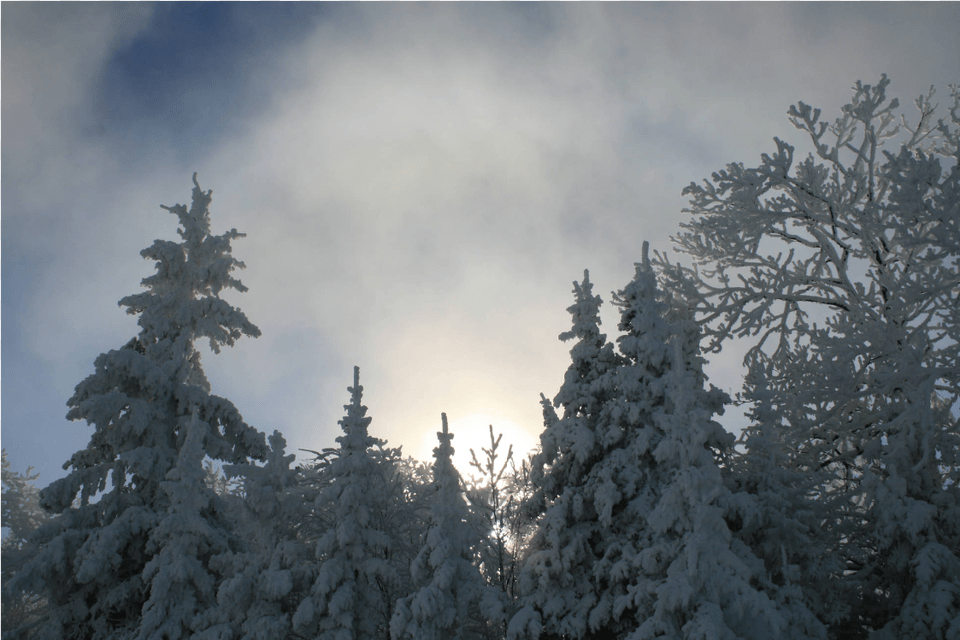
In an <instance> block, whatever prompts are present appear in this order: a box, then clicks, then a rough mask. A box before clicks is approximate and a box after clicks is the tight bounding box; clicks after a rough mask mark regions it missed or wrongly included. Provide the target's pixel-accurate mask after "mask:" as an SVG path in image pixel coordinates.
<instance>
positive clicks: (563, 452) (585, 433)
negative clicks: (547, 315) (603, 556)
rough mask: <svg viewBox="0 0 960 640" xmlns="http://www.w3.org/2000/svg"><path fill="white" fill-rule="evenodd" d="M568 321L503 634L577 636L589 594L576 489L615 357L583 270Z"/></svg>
mask: <svg viewBox="0 0 960 640" xmlns="http://www.w3.org/2000/svg"><path fill="white" fill-rule="evenodd" d="M573 293H574V303H573V305H571V306H570V307H569V308H568V309H567V311H568V312H569V313H570V315H571V316H572V319H573V326H572V327H571V329H570V331H567V332H564V333H562V334H560V340H563V341H567V340H571V339H574V338H575V339H576V343H575V344H574V345H573V348H572V349H571V350H570V355H571V358H572V362H571V364H570V366H569V367H568V368H567V371H566V374H565V375H564V382H563V385H562V386H561V387H560V391H559V393H558V394H557V396H556V399H555V401H554V402H555V404H556V405H557V406H558V407H559V406H562V407H563V416H562V417H559V418H558V416H557V414H556V412H555V411H553V408H552V407H551V406H550V403H549V402H548V401H547V400H546V399H545V398H543V397H542V396H541V398H542V400H543V403H542V404H543V406H544V431H543V433H542V434H541V435H540V452H539V453H538V454H537V455H535V456H534V458H533V460H532V468H531V472H530V474H531V479H532V483H533V485H534V486H535V487H537V489H536V490H535V491H534V493H533V495H531V496H530V498H529V502H528V504H527V509H528V511H530V512H531V513H532V514H533V513H536V514H540V518H539V521H538V525H537V528H536V530H535V532H534V534H533V536H532V539H531V541H530V545H529V548H528V549H527V555H526V557H525V558H524V561H523V564H522V566H521V569H520V585H519V587H520V588H519V591H520V594H521V598H520V604H521V605H522V607H521V609H520V610H519V611H518V612H517V613H515V614H514V615H513V616H512V618H511V620H510V623H509V625H508V629H507V637H508V638H537V637H539V636H540V634H541V632H543V631H544V630H546V636H547V637H550V638H554V637H566V636H569V637H571V638H578V639H579V638H583V637H584V634H585V633H586V631H587V624H586V615H587V613H588V611H589V609H590V607H591V601H592V600H593V599H594V598H593V593H594V585H593V584H592V581H591V578H590V575H591V574H592V569H593V564H594V563H595V562H596V561H597V559H598V557H597V555H596V553H595V550H594V549H593V548H592V547H591V540H593V539H595V538H596V537H597V522H596V515H595V513H594V512H593V511H592V504H591V500H590V499H589V498H588V497H586V496H584V495H583V494H582V491H583V485H584V484H585V482H586V481H587V478H588V476H589V474H590V471H591V470H592V467H593V465H595V464H596V463H597V461H598V460H600V459H602V457H603V447H602V446H601V445H600V443H599V442H598V441H597V438H596V431H597V425H598V422H599V420H600V413H601V410H602V408H603V404H604V403H605V402H606V401H608V400H609V399H611V398H612V397H613V394H614V392H615V385H614V377H615V373H616V369H617V368H618V366H619V365H620V364H621V359H620V358H619V357H618V356H617V354H616V353H615V352H614V349H613V345H612V344H610V343H609V342H608V341H607V337H606V335H605V334H603V333H601V332H600V305H601V304H602V301H601V299H600V297H599V296H595V295H593V284H592V283H591V282H590V274H589V272H588V271H586V270H585V271H584V272H583V282H582V283H577V282H574V283H573Z"/></svg>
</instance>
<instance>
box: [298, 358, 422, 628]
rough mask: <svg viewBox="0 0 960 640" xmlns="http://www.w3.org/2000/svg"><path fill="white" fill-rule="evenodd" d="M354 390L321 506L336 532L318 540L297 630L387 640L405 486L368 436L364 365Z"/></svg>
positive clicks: (330, 531) (355, 372)
mask: <svg viewBox="0 0 960 640" xmlns="http://www.w3.org/2000/svg"><path fill="white" fill-rule="evenodd" d="M348 391H350V393H351V402H350V404H348V405H344V409H346V411H347V413H346V415H345V416H344V418H343V419H342V420H341V421H340V426H341V427H342V428H343V435H342V436H340V437H338V438H337V442H338V443H339V444H340V448H339V450H338V451H337V452H336V455H335V456H334V457H333V458H332V459H331V460H330V461H329V465H328V467H327V468H326V469H325V470H324V475H325V476H326V478H327V480H328V482H327V483H325V484H324V485H323V486H322V488H321V490H320V492H319V495H318V496H317V498H316V504H315V508H316V509H317V510H318V511H320V512H322V513H323V517H324V518H325V519H327V520H328V522H329V529H327V530H326V531H325V532H323V533H322V534H321V536H320V539H319V540H318V541H317V544H316V561H317V562H318V564H319V569H318V572H317V577H316V579H315V581H314V582H313V585H312V586H311V587H310V589H309V592H308V593H306V594H305V596H304V598H303V600H302V601H301V603H300V605H299V607H298V608H297V612H296V614H295V615H294V616H293V621H292V622H293V629H294V631H295V632H296V633H297V634H299V635H300V636H303V637H309V638H318V639H321V640H377V639H384V640H385V639H386V638H389V637H390V635H389V634H390V629H389V624H390V617H391V615H392V612H393V607H394V605H395V603H396V600H397V598H398V597H399V596H398V594H397V587H398V585H399V584H400V581H401V577H400V574H399V572H398V571H397V568H396V566H395V565H394V564H393V563H392V558H391V556H392V552H393V546H394V540H393V533H394V532H393V531H392V530H391V528H390V523H389V520H388V518H389V516H390V515H392V514H393V513H394V512H395V510H396V507H397V505H396V504H395V502H396V500H397V499H398V496H400V497H402V487H401V486H400V480H399V478H398V477H397V474H396V473H395V471H394V469H393V468H392V466H393V465H392V464H390V462H391V460H392V458H390V457H384V456H382V455H377V454H376V452H375V450H374V447H377V448H382V446H383V442H382V441H380V440H378V439H377V438H374V437H372V436H370V435H369V433H368V431H367V428H368V426H369V425H370V420H371V419H370V418H369V417H367V416H366V413H367V408H366V407H365V406H363V404H361V400H362V398H363V387H361V386H360V368H359V367H354V369H353V386H352V387H349V388H348ZM404 595H405V594H404Z"/></svg>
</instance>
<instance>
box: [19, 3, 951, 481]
mask: <svg viewBox="0 0 960 640" xmlns="http://www.w3.org/2000/svg"><path fill="white" fill-rule="evenodd" d="M56 6H57V5H45V6H44V7H50V8H36V7H35V8H33V9H29V10H28V9H27V8H24V9H21V8H19V7H18V6H17V5H11V4H5V5H4V7H3V17H4V21H3V29H4V34H3V36H4V37H3V53H4V56H3V65H4V67H3V77H4V87H3V88H4V92H3V96H4V98H3V100H4V103H3V115H4V118H3V122H4V125H3V127H4V130H3V133H4V143H3V154H4V156H3V157H4V163H3V186H4V218H3V231H4V234H3V243H4V266H5V267H6V268H5V269H4V274H5V275H4V293H5V294H6V293H8V291H10V290H11V289H10V288H9V287H13V289H14V290H17V289H19V290H20V291H21V292H22V293H21V294H20V295H21V298H22V300H23V306H22V309H21V310H18V311H13V310H10V309H8V306H7V304H6V300H7V299H8V298H5V305H4V320H5V321H9V319H10V318H14V319H15V323H16V324H15V326H17V325H20V329H17V332H18V333H17V334H16V339H17V340H20V339H22V341H23V343H24V345H26V346H25V349H26V350H27V351H28V353H25V354H24V355H23V358H25V360H24V362H29V363H30V366H35V367H40V368H41V369H42V370H43V371H45V372H46V371H49V370H50V369H58V370H59V371H60V373H58V374H56V375H57V376H59V378H61V379H62V380H63V382H62V383H59V382H58V385H60V384H63V385H67V384H69V380H73V383H76V382H78V381H79V379H80V377H81V376H82V374H83V372H85V371H88V370H89V367H90V363H92V360H93V358H94V357H95V356H96V354H97V353H99V352H100V351H102V350H104V349H106V348H111V347H113V346H116V345H117V344H120V343H122V342H123V341H125V339H126V336H127V335H128V334H129V332H130V330H131V329H130V328H129V327H130V325H129V319H126V318H123V316H122V312H120V311H119V310H118V309H117V308H116V302H115V301H116V300H117V299H119V298H120V297H122V296H123V295H126V294H128V293H132V292H134V291H136V288H137V287H136V284H137V282H138V280H139V278H141V277H142V276H143V275H146V273H148V272H149V270H150V267H151V265H149V264H147V263H143V262H142V261H141V260H140V259H139V257H138V256H137V252H138V251H139V250H140V249H141V248H143V247H146V246H148V245H149V244H150V243H151V242H152V240H153V238H155V237H167V238H172V237H174V220H173V218H172V217H171V216H169V215H168V214H166V213H165V212H162V211H161V210H159V208H158V207H157V205H159V204H160V203H164V204H173V203H175V202H185V201H187V199H188V197H189V190H190V186H191V185H190V182H189V177H190V174H191V173H192V172H193V171H195V170H196V171H199V173H200V182H201V185H202V186H203V187H204V188H211V189H213V190H214V200H213V205H212V213H213V216H212V217H213V226H214V229H215V230H216V231H222V230H224V229H229V228H231V227H236V228H238V229H239V230H240V231H244V232H246V233H248V234H249V235H248V237H247V238H245V239H242V240H238V241H237V242H236V243H235V245H234V247H235V248H234V253H235V255H236V256H237V257H238V258H240V259H241V260H243V261H245V262H246V263H247V265H248V269H247V270H246V271H245V272H243V273H242V274H241V278H242V279H243V281H244V283H245V284H246V285H247V286H248V287H249V288H250V291H249V292H248V293H245V294H242V295H239V294H238V295H234V294H231V295H230V296H229V299H230V300H231V302H233V303H235V304H237V305H238V306H240V307H241V308H242V309H243V310H244V311H245V312H246V313H247V315H248V316H249V317H250V319H251V320H252V321H253V322H254V323H256V324H258V325H259V326H260V328H261V330H262V331H263V334H264V335H263V337H262V338H260V339H258V340H255V341H253V340H245V341H241V342H240V343H239V344H238V345H237V347H235V348H234V349H232V350H227V352H225V353H223V354H221V355H219V356H212V355H211V356H207V357H205V360H204V364H205V366H206V368H207V371H208V375H209V376H210V378H211V380H212V382H213V385H214V388H215V392H217V393H219V394H221V395H224V396H226V397H228V398H231V399H232V400H234V402H235V403H236V404H237V405H238V407H239V408H240V410H241V412H243V414H244V415H245V417H246V418H247V419H248V420H250V421H251V422H253V423H254V424H256V426H258V427H259V428H261V429H263V430H265V431H268V432H269V431H272V430H273V429H275V428H277V429H280V430H281V431H283V432H284V433H285V435H286V436H287V438H288V441H290V443H291V447H308V448H314V449H316V448H320V447H323V446H329V445H331V444H332V443H333V438H334V437H335V436H336V435H337V432H338V427H337V420H338V419H339V417H341V415H342V413H343V409H342V405H343V404H344V403H345V402H346V401H347V400H348V395H347V392H346V387H347V386H348V385H349V384H350V383H351V381H352V377H351V375H352V366H353V365H354V364H359V365H360V366H361V369H362V372H361V380H362V383H363V385H364V386H365V388H366V395H365V402H366V404H367V405H368V406H369V407H370V409H371V411H370V415H372V416H373V418H374V423H373V430H374V431H375V433H376V435H378V436H380V437H385V438H387V439H388V440H389V441H390V442H391V444H400V443H407V444H408V446H407V447H406V449H407V450H408V452H412V451H413V450H414V449H416V448H417V446H418V445H419V443H420V441H421V438H420V433H419V432H420V431H421V430H426V431H428V432H429V433H431V434H432V433H433V432H435V431H436V429H437V424H438V420H439V416H438V415H437V414H439V412H440V411H447V412H448V413H450V415H451V416H453V415H455V414H457V415H467V414H469V413H470V412H471V411H479V410H480V409H481V408H483V407H489V405H490V404H491V403H496V404H497V405H498V406H500V407H501V414H500V415H502V416H503V418H504V420H505V421H510V422H513V423H515V424H517V425H520V426H521V427H523V428H526V429H528V430H529V431H531V432H532V433H533V434H534V437H535V436H536V433H537V432H538V431H539V429H540V426H541V425H540V407H539V405H538V403H537V401H538V398H539V393H540V392H544V393H545V394H546V395H547V396H548V397H552V396H553V395H554V394H555V393H556V390H557V388H558V386H559V384H560V383H561V381H562V377H563V371H564V369H565V368H566V366H567V362H568V356H567V351H568V349H569V345H564V344H562V343H560V342H559V341H558V340H557V339H556V336H557V335H558V334H559V333H560V332H561V331H564V330H565V329H566V328H567V325H568V316H567V314H566V312H565V309H566V307H567V306H569V304H570V299H571V294H570V289H571V284H570V283H571V281H572V280H573V279H579V278H580V277H581V276H582V273H583V269H584V268H589V269H590V271H591V279H592V280H593V281H594V282H595V283H596V291H597V292H599V293H600V294H601V296H602V297H603V298H604V299H605V300H607V301H608V303H607V304H605V305H604V306H603V309H602V313H603V318H604V320H605V324H604V326H603V328H604V329H605V330H606V331H607V332H608V333H609V334H610V337H611V338H613V337H615V334H616V320H617V317H616V309H615V308H614V307H613V306H612V305H611V304H609V298H610V296H609V294H608V292H609V291H610V290H612V289H619V288H621V287H623V286H624V285H626V284H627V282H628V281H629V279H630V278H631V277H632V275H633V264H632V263H633V261H634V260H636V259H638V258H639V247H640V245H641V243H642V241H643V240H650V241H651V243H652V244H653V245H654V247H656V248H661V249H665V248H668V247H669V241H668V236H669V235H670V234H671V233H674V232H675V231H676V229H677V223H678V221H679V220H680V219H681V218H682V214H681V213H680V209H681V208H682V207H683V206H684V201H683V198H682V197H681V196H680V191H681V190H682V188H683V187H684V186H685V185H686V184H688V183H689V182H690V181H693V180H699V179H701V178H703V177H705V176H708V175H709V173H710V172H711V171H714V170H716V169H718V168H720V167H722V166H723V164H725V163H726V162H730V161H744V162H746V163H751V162H755V161H756V159H757V158H758V155H759V153H760V152H762V151H768V150H769V149H770V147H771V144H772V143H771V138H772V137H773V136H774V135H780V136H782V137H786V138H787V139H791V140H792V139H795V138H796V136H793V134H792V132H791V128H790V125H789V123H788V122H787V120H786V117H785V111H786V109H787V107H788V106H789V105H790V104H792V103H793V102H796V101H797V100H800V99H802V100H804V101H807V102H809V103H812V104H815V105H818V106H823V107H824V108H825V114H828V115H829V114H835V113H836V112H837V110H838V108H839V105H840V104H842V101H843V100H845V99H846V98H847V97H849V90H848V88H849V86H850V84H852V82H853V81H854V80H855V79H857V78H863V79H864V80H865V81H875V79H876V78H878V77H879V73H880V72H882V71H887V72H888V73H889V74H890V75H891V78H893V81H894V87H895V88H897V87H903V88H904V89H902V91H903V92H904V93H903V94H901V95H905V96H906V97H910V96H911V95H912V93H914V92H916V93H919V91H922V90H924V89H925V88H926V86H927V85H929V84H930V83H937V84H938V85H939V86H943V85H944V84H945V82H947V81H956V78H957V77H958V76H960V71H958V69H957V61H956V55H955V46H952V45H953V44H955V35H954V34H952V33H951V32H950V28H949V27H950V25H951V24H952V23H955V22H956V21H955V20H954V21H951V20H949V19H946V18H949V17H952V16H954V15H955V14H957V9H955V8H953V7H947V8H942V6H940V8H937V7H930V6H912V7H910V8H909V10H907V8H901V7H889V6H884V7H877V6H871V7H870V8H869V10H865V9H854V8H851V7H836V6H822V5H818V6H817V7H816V8H814V7H806V6H789V5H788V6H782V5H775V6H774V5H769V6H768V5H764V6H759V7H758V6H757V5H750V6H746V7H743V6H729V5H725V6H723V7H716V6H704V5H669V4H651V5H619V4H616V5H591V4H565V5H549V4H533V5H514V4H502V5H501V4H484V5H443V4H439V5H438V4H429V5H372V6H368V5H352V4H351V5H343V6H340V5H336V6H329V5H315V6H316V12H317V13H316V15H315V16H310V17H307V16H302V20H301V22H302V25H305V26H302V27H301V28H300V29H298V30H296V32H295V33H293V32H291V33H293V35H289V36H286V35H285V33H286V31H285V29H286V27H285V26H284V25H287V24H288V22H284V21H283V20H280V19H277V20H275V21H274V23H273V26H270V24H269V21H267V24H265V26H264V32H263V33H261V34H260V35H258V36H257V38H256V39H250V40H249V41H246V40H243V43H244V45H246V47H245V48H244V47H238V46H237V45H236V44H235V43H234V44H229V43H226V42H221V40H220V39H223V38H226V36H225V35H224V34H225V33H231V34H234V35H235V34H236V33H241V32H243V29H242V28H240V27H238V28H237V29H239V31H238V30H237V29H233V30H231V29H221V30H219V31H218V30H217V29H214V28H213V27H211V31H210V32H209V34H208V35H209V40H210V41H209V42H208V43H207V44H208V46H209V48H210V50H211V52H210V53H209V54H207V53H205V52H204V51H205V50H204V49H200V48H198V49H197V50H196V51H195V54H194V55H196V56H204V55H209V56H211V57H212V58H215V62H216V64H214V63H213V62H209V61H208V62H207V63H204V61H202V60H198V62H197V68H199V69H207V70H209V71H206V72H204V74H200V77H195V76H189V75H184V76H177V77H175V78H172V79H171V82H170V84H169V85H165V86H169V87H171V88H172V89H171V91H169V92H165V91H153V92H150V93H149V96H152V97H154V98H157V99H164V100H171V101H173V102H175V103H177V104H180V102H177V101H178V100H179V101H181V102H182V103H183V104H184V105H185V106H186V108H188V110H189V111H190V113H188V115H190V118H187V119H186V120H184V121H183V122H184V123H185V124H184V131H179V130H178V129H177V127H175V126H173V124H171V122H159V121H157V120H156V119H151V118H146V117H145V112H144V113H140V114H138V112H137V110H136V109H133V108H132V107H130V106H129V105H135V104H136V103H137V102H136V101H137V99H142V98H143V97H144V96H143V95H139V94H135V93H134V94H131V95H126V94H122V92H119V89H117V87H118V86H127V85H123V83H122V82H121V80H122V79H123V78H125V77H127V76H124V75H122V74H121V75H116V74H120V73H121V72H123V73H130V71H129V69H130V68H134V69H135V68H137V67H136V65H133V66H132V67H131V66H129V65H128V66H124V64H120V63H119V62H118V61H117V60H116V59H115V56H117V55H120V56H122V55H127V54H126V53H125V52H128V51H130V50H132V49H136V46H134V45H131V44H130V43H131V42H133V41H134V40H132V39H136V42H138V43H139V42H154V43H156V42H162V41H163V34H164V33H165V32H164V29H168V28H171V24H170V23H169V20H168V21H165V20H162V19H158V18H157V14H156V13H154V14H150V12H149V11H148V10H146V9H142V8H140V5H109V6H108V7H106V8H104V9H97V10H93V9H92V8H91V7H92V6H93V5H87V6H85V7H84V8H82V10H76V11H75V10H72V9H71V10H69V11H68V10H67V9H57V8H56ZM96 6H97V7H99V6H100V5H96ZM254 6H257V7H258V8H257V9H256V11H263V12H265V14H269V12H270V7H271V5H262V6H259V5H254ZM243 11H244V12H245V13H244V15H242V16H240V17H239V18H237V19H236V21H239V22H241V23H248V22H249V23H257V22H258V18H257V16H256V15H253V14H251V12H253V13H254V14H255V13H256V11H254V9H252V8H250V7H243ZM8 17H10V19H9V20H8ZM298 20H300V18H299V17H298ZM244 21H246V22H244ZM251 21H252V22H251ZM45 25H49V28H48V29H47V30H44V29H42V28H41V27H42V26H45ZM144 29H146V30H147V31H148V33H146V34H145V33H144V31H143V30H144ZM138 30H139V31H138ZM11 33H12V34H14V36H13V37H12V39H11V38H10V37H8V34H11ZM920 33H925V34H928V36H929V37H925V38H920V37H915V36H916V35H917V34H920ZM138 34H139V35H138ZM218 47H220V48H218ZM131 48H132V49H131ZM10 52H14V55H13V56H11V55H10ZM34 52H41V54H42V55H40V57H36V56H35V55H34ZM227 53H229V55H227ZM131 55H132V54H131ZM204 64H207V66H204ZM125 69H126V71H124V70H125ZM916 69H921V70H922V73H917V71H916ZM205 74H207V75H205ZM208 75H211V77H207V76H208ZM212 76H216V77H212ZM208 81H209V82H208ZM214 81H215V82H217V83H219V84H217V85H216V86H211V84H210V83H212V82H214ZM914 84H916V85H917V86H914ZM174 89H175V90H174ZM897 90H898V91H901V89H899V88H898V89H897ZM131 91H133V89H131ZM184 92H188V94H189V95H187V94H186V93H184ZM144 95H147V94H144ZM11 96H15V97H13V98H11ZM114 98H116V99H118V100H119V99H123V100H124V101H125V102H124V103H123V104H125V105H127V106H126V107H124V108H119V107H118V108H116V109H114V110H113V111H103V113H107V112H109V113H111V114H112V116H111V117H115V118H117V121H115V122H107V123H106V125H105V126H106V127H107V128H108V131H107V132H106V133H105V134H103V135H99V134H98V133H97V131H96V130H92V131H85V129H84V127H85V126H87V125H89V124H90V123H93V124H94V125H96V124H98V119H97V116H98V113H97V111H96V110H97V108H98V106H99V107H103V105H105V104H109V103H110V100H111V99H114ZM237 101H239V103H238V102H237ZM158 108H159V107H158ZM164 108H167V107H166V106H164ZM161 111H162V109H161ZM194 112H195V113H194ZM831 117H832V116H831ZM177 122H180V121H179V120H178V121H177ZM21 124H22V125H23V131H25V133H22V134H17V133H15V134H14V135H13V136H12V137H8V135H7V134H8V132H9V131H15V130H17V131H19V130H20V125H21ZM174 124H175V123H174ZM8 185H13V186H12V188H9V189H8ZM10 207H12V209H11V208H10ZM11 251H12V252H13V253H12V254H11ZM11 255H21V256H23V259H22V262H23V264H25V265H28V266H29V265H32V266H29V268H25V270H24V273H25V274H27V275H24V276H21V275H19V274H17V275H11V271H10V268H9V265H10V264H12V263H11V262H10V260H12V258H11V257H10V256H11ZM41 255H42V261H41V258H40V256H41ZM31 261H32V262H31ZM63 274H69V277H66V278H64V277H63ZM18 299H20V298H18ZM125 322H126V323H127V324H124V323H125ZM10 326H11V325H10V323H9V322H5V327H4V328H5V329H8V331H9V327H10ZM61 334H63V335H65V336H66V337H65V338H64V340H65V341H69V344H70V346H69V348H66V349H65V348H64V347H63V346H61V345H58V344H56V343H51V342H50V340H49V339H48V337H49V336H51V335H61ZM4 335H5V341H4V355H5V356H6V355H7V354H8V353H9V352H8V349H7V345H8V341H7V338H6V336H8V333H7V332H5V334H4ZM736 360H737V358H736V357H735V354H723V357H722V359H720V358H717V359H716V362H717V363H718V364H720V363H721V362H723V367H722V368H721V370H723V371H732V372H734V373H735V372H736V369H737V365H736ZM18 362H19V361H18ZM9 366H11V365H10V364H8V359H7V358H5V359H4V374H5V375H4V380H5V382H4V404H5V405H6V406H11V405H10V404H9V400H8V398H9V397H10V396H9V395H8V389H9V388H11V387H10V384H9V383H8V382H7V381H8V380H9V379H10V377H9V375H8V371H9ZM44 375H47V374H44ZM49 375H54V374H49ZM714 381H715V382H716V380H714ZM58 393H59V391H58ZM64 399H65V398H60V397H57V398H56V402H57V404H58V405H60V406H62V402H63V400H64ZM6 406H5V408H7V407H6ZM14 406H20V405H14ZM14 411H17V409H15V410H14ZM22 412H23V413H24V414H26V413H28V408H27V407H26V406H25V405H24V407H23V409H22ZM57 413H62V411H61V409H60V408H59V406H58V409H57ZM5 424H7V422H6V421H5ZM494 426H495V427H496V426H497V425H494ZM57 428H60V427H57ZM5 435H6V433H5ZM66 455H69V452H67V454H66ZM66 455H63V456H61V458H62V459H65V457H66ZM32 463H33V462H31V464H32Z"/></svg>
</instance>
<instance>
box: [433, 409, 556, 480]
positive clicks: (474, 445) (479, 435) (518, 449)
mask: <svg viewBox="0 0 960 640" xmlns="http://www.w3.org/2000/svg"><path fill="white" fill-rule="evenodd" d="M447 421H448V425H449V429H450V433H452V434H453V435H454V438H453V443H452V444H453V448H454V454H453V463H454V465H455V466H456V467H457V470H458V471H459V472H460V473H461V475H463V476H465V477H469V476H471V475H474V476H475V475H478V474H479V472H478V471H477V469H475V468H474V467H471V466H470V450H471V449H473V451H474V452H475V453H476V455H477V460H479V461H480V462H481V463H482V462H483V461H484V460H485V458H486V455H485V454H484V452H483V449H489V448H490V426H491V425H493V435H494V438H496V437H498V436H500V434H503V437H502V438H501V440H500V444H499V446H498V447H497V456H498V457H497V465H498V466H499V465H502V464H503V462H504V461H505V460H506V455H507V451H508V450H509V448H510V446H511V445H513V458H514V461H515V462H516V463H517V464H519V463H520V461H522V460H523V459H524V458H525V457H526V455H527V453H528V452H529V451H530V450H531V449H533V448H534V447H535V446H536V445H537V444H538V437H539V432H538V433H536V434H534V433H531V432H530V430H528V429H524V428H523V427H520V426H518V425H517V424H515V423H514V422H512V421H510V420H508V419H506V418H504V417H503V416H500V415H498V414H497V413H496V412H494V411H483V410H480V411H475V412H471V413H466V414H461V415H458V414H456V413H452V412H447ZM438 431H440V416H437V428H436V429H434V430H432V431H428V432H425V433H424V434H423V437H422V439H421V443H420V451H419V452H418V455H417V457H418V458H419V459H420V460H423V461H424V462H432V461H433V449H434V448H435V447H436V446H437V442H438V441H437V433H436V432H438Z"/></svg>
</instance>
